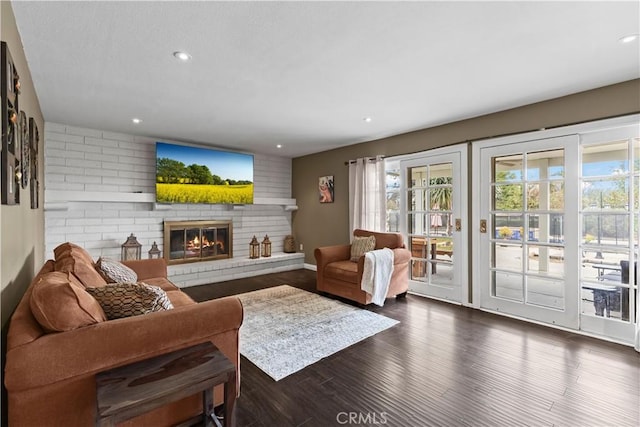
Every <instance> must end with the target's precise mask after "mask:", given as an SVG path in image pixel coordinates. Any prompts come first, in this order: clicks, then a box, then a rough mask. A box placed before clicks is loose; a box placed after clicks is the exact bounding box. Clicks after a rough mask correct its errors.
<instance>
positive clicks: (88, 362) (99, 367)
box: [4, 243, 243, 427]
mask: <svg viewBox="0 0 640 427" xmlns="http://www.w3.org/2000/svg"><path fill="white" fill-rule="evenodd" d="M54 253H55V261H54V260H48V261H47V262H46V263H45V265H44V266H43V267H42V269H41V270H40V272H39V273H38V275H37V276H36V278H34V280H33V282H32V283H31V285H30V287H29V288H28V290H27V291H26V292H25V295H24V297H23V298H22V300H21V301H20V303H19V304H18V307H17V308H16V311H15V312H14V314H13V316H12V317H11V323H10V325H9V330H8V337H7V355H6V366H5V372H4V382H5V385H6V388H7V392H8V401H9V402H8V419H9V426H12V427H13V426H16V427H18V426H25V427H32V426H65V427H71V426H83V427H85V426H91V425H94V423H95V418H96V385H95V375H96V373H98V372H101V371H105V370H108V369H111V368H114V367H117V366H122V365H126V364H129V363H132V362H136V361H139V360H144V359H147V358H150V357H153V356H157V355H160V354H163V353H167V352H170V351H173V350H177V349H180V348H183V347H187V346H191V345H194V344H198V343H202V342H205V341H211V342H212V343H213V344H215V345H216V346H217V347H218V348H219V349H220V350H221V351H222V352H223V353H224V354H225V355H226V356H227V357H228V358H229V359H230V360H231V361H232V362H233V363H235V365H236V366H237V369H238V371H237V374H238V375H237V378H238V384H237V390H238V392H239V390H240V389H239V385H240V384H239V383H240V375H239V368H240V358H239V352H238V339H239V336H238V331H239V329H240V325H241V324H242V318H243V311H242V304H241V303H240V300H239V299H238V298H235V297H227V298H221V299H216V300H212V301H207V302H203V303H195V302H194V301H193V300H192V299H191V298H190V297H189V296H188V295H186V294H185V293H183V292H182V291H180V289H178V288H177V287H176V286H175V285H173V284H172V283H171V282H170V281H169V280H168V279H167V269H166V264H165V261H164V260H163V259H152V260H139V261H128V262H124V264H126V265H128V266H129V267H130V268H132V269H133V270H134V271H135V272H136V273H137V275H138V281H143V282H145V283H147V284H150V285H155V286H159V287H161V288H162V289H163V290H165V291H166V293H167V295H168V297H169V299H170V301H171V303H172V305H173V306H174V308H173V309H171V310H165V311H158V312H153V313H149V314H144V315H138V316H133V317H127V318H121V319H114V320H103V321H98V322H94V323H93V324H90V325H88V326H80V327H77V328H73V327H69V328H68V329H69V330H65V331H63V332H47V331H46V330H45V328H44V327H43V326H41V324H40V323H39V321H38V320H36V317H35V316H34V313H33V312H32V307H33V306H34V305H33V304H34V301H32V295H33V294H34V287H35V288H36V292H35V294H36V295H37V294H38V292H39V291H38V289H41V285H42V283H45V282H46V281H47V280H51V281H54V280H53V279H51V277H52V276H56V277H58V278H60V277H63V278H64V277H67V276H65V274H66V275H68V276H69V277H70V279H69V280H71V281H74V280H75V279H78V281H79V282H80V283H81V284H82V285H84V286H85V287H97V286H104V285H106V281H105V280H104V279H102V276H100V274H97V275H96V274H95V273H96V269H95V268H94V265H93V260H92V259H91V256H90V255H89V254H88V253H87V252H86V251H85V250H84V249H82V248H80V247H78V246H76V245H73V244H69V243H66V244H63V245H60V246H59V247H58V248H56V250H55V251H54ZM52 271H59V272H64V273H59V274H57V273H56V274H51V273H50V272H52ZM69 273H71V274H69ZM72 276H73V277H72ZM74 278H75V279H74ZM39 282H40V285H36V284H37V283H39ZM34 285H36V286H34ZM77 288H78V287H77V286H76V287H75V289H76V290H75V291H73V292H75V293H76V294H77V296H78V298H80V297H82V298H84V297H85V295H84V294H82V295H79V294H78V291H77ZM57 289H58V288H56V291H55V292H58V291H57ZM80 290H81V291H80V292H84V293H86V294H87V295H89V294H88V293H87V292H86V291H85V290H84V289H82V288H80ZM64 293H65V292H60V294H61V295H60V296H58V295H54V297H53V298H50V299H49V300H50V301H51V303H52V304H56V305H57V306H58V309H59V310H60V313H61V315H65V313H69V312H72V311H73V310H74V309H76V308H77V304H78V303H77V302H73V301H71V300H69V299H68V298H67V297H66V296H64V295H62V294H64ZM89 296H90V295H89ZM35 298H36V297H35V296H34V298H33V299H35ZM37 304H41V305H42V304H47V300H44V301H43V300H38V302H37ZM38 307H40V306H37V307H36V308H34V309H33V310H36V311H37V310H38V309H39V308H38ZM48 308H51V307H48ZM37 313H38V318H39V319H40V321H42V318H41V314H40V312H39V311H37ZM86 317H87V316H86V313H85V312H82V311H80V315H78V316H76V318H78V319H80V320H81V321H84V320H86V319H85V318H86ZM76 318H73V317H72V318H71V320H72V321H76V320H78V319H76ZM83 319H84V320H83ZM91 321H93V320H91ZM45 323H46V322H45ZM81 323H82V322H81ZM85 323H86V321H85ZM65 325H66V324H65ZM65 328H66V326H65ZM214 392H215V401H216V404H219V403H222V397H223V396H222V388H221V387H216V389H215V390H214ZM233 398H234V401H235V396H234V397H233ZM201 399H202V398H201V395H194V396H191V397H189V398H186V399H183V400H180V401H178V402H175V403H171V404H168V405H166V406H164V407H161V408H158V409H156V410H153V411H151V412H149V413H147V414H144V415H141V416H139V417H136V418H133V419H131V420H128V421H126V422H124V423H123V424H122V425H126V426H133V425H135V426H167V425H174V424H176V423H179V422H181V421H184V420H186V419H188V418H190V417H192V416H193V415H196V414H198V413H200V412H201V409H202V400H201Z"/></svg>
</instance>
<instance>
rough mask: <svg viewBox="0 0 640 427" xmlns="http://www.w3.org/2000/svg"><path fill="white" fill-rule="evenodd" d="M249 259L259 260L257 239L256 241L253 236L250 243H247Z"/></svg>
mask: <svg viewBox="0 0 640 427" xmlns="http://www.w3.org/2000/svg"><path fill="white" fill-rule="evenodd" d="M249 258H251V259H255V258H260V243H259V242H258V239H256V236H253V239H251V243H249Z"/></svg>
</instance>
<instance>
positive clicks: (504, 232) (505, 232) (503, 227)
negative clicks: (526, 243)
mask: <svg viewBox="0 0 640 427" xmlns="http://www.w3.org/2000/svg"><path fill="white" fill-rule="evenodd" d="M492 218H493V225H494V229H495V232H494V238H496V239H501V240H522V233H523V231H524V229H523V226H524V223H523V220H522V218H523V216H522V215H519V214H495V215H492Z"/></svg>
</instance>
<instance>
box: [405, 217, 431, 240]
mask: <svg viewBox="0 0 640 427" xmlns="http://www.w3.org/2000/svg"><path fill="white" fill-rule="evenodd" d="M427 218H428V215H427V214H425V213H422V212H416V213H410V214H409V215H408V220H409V223H408V224H407V225H408V231H409V234H420V235H426V234H427V230H428V228H427Z"/></svg>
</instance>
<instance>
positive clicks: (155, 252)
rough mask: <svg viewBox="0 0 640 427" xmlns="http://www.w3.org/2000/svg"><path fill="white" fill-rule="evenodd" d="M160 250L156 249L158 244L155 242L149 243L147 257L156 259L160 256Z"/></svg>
mask: <svg viewBox="0 0 640 427" xmlns="http://www.w3.org/2000/svg"><path fill="white" fill-rule="evenodd" d="M161 253H162V252H160V249H158V245H157V244H156V242H153V245H151V249H149V259H158V258H160V254H161Z"/></svg>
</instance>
